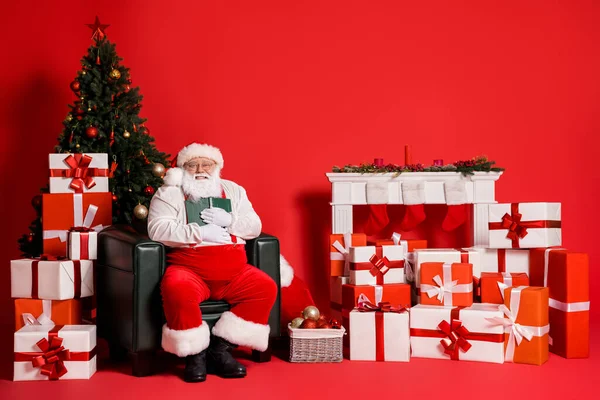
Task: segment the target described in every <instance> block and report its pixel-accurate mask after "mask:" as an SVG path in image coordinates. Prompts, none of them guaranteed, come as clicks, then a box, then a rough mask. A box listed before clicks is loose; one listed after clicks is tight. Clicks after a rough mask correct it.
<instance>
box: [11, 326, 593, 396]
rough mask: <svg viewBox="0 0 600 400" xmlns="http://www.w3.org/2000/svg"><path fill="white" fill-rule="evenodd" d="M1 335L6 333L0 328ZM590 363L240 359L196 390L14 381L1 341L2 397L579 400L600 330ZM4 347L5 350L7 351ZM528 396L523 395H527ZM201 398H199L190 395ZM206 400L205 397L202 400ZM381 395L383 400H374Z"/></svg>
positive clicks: (155, 383) (109, 381)
mask: <svg viewBox="0 0 600 400" xmlns="http://www.w3.org/2000/svg"><path fill="white" fill-rule="evenodd" d="M2 331H3V332H6V329H2ZM592 338H593V339H592V340H593V341H592V349H591V350H592V357H591V358H589V359H585V360H565V359H562V358H560V357H557V356H552V355H551V358H550V360H549V361H548V362H547V363H546V364H545V365H543V366H541V367H535V366H527V365H518V364H504V365H494V364H483V363H468V362H452V361H441V360H426V359H417V358H415V359H413V360H412V361H411V362H410V363H375V362H350V361H344V362H343V363H341V364H302V365H301V364H290V363H288V362H286V361H283V360H280V359H274V360H273V361H271V362H270V363H266V364H254V363H252V362H251V361H249V360H242V362H243V363H244V364H245V365H246V366H247V367H248V377H246V378H245V379H240V380H224V379H220V378H217V377H212V376H209V379H208V380H207V381H206V382H204V383H202V384H186V383H184V382H183V381H181V379H180V378H179V376H177V374H179V373H180V372H181V369H182V368H183V366H182V365H181V364H179V365H177V364H173V365H168V366H167V368H168V370H167V372H165V373H162V374H159V375H156V376H152V377H148V378H134V377H132V376H130V375H129V371H128V369H127V366H126V365H124V364H120V365H113V364H110V363H107V362H108V361H104V364H103V365H102V369H101V370H100V371H99V372H98V373H96V375H94V377H92V379H91V380H90V381H60V382H12V381H11V379H12V364H11V355H12V354H11V352H10V343H11V342H12V340H11V339H10V336H8V337H7V336H6V335H2V336H0V339H2V343H4V345H2V358H1V369H0V399H2V400H4V399H44V400H52V399H63V400H64V399H83V400H92V399H103V400H117V399H144V400H147V399H201V398H202V399H215V398H217V397H215V396H219V397H218V398H223V399H229V398H231V399H244V398H250V399H254V398H261V399H276V398H278V399H282V400H283V399H308V400H312V399H321V398H324V399H330V400H332V399H335V398H344V399H356V398H361V399H380V400H384V399H398V398H399V396H404V395H418V396H420V397H421V398H422V399H452V398H463V399H471V398H474V396H475V395H477V396H481V398H482V399H486V400H487V399H505V400H506V399H521V398H523V399H538V398H540V399H541V398H544V399H559V398H560V399H577V398H582V397H583V396H585V395H587V396H590V397H589V398H590V399H591V398H598V397H597V393H596V394H592V393H593V392H592V390H594V391H596V392H597V391H598V389H600V378H599V374H598V373H599V372H600V354H599V353H598V352H599V351H600V325H599V324H596V325H595V326H593V327H592ZM7 345H8V346H7ZM526 394H527V397H526ZM196 396H203V397H196ZM204 396H208V397H204ZM378 396H385V397H378Z"/></svg>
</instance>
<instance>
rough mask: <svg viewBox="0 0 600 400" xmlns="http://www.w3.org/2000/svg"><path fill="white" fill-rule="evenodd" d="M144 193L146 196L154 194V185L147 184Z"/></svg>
mask: <svg viewBox="0 0 600 400" xmlns="http://www.w3.org/2000/svg"><path fill="white" fill-rule="evenodd" d="M144 194H145V195H146V196H152V195H153V194H154V188H153V187H152V186H146V187H145V188H144Z"/></svg>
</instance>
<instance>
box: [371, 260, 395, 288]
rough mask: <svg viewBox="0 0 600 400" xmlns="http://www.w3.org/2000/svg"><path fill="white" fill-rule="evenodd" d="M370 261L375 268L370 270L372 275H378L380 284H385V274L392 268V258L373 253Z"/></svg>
mask: <svg viewBox="0 0 600 400" xmlns="http://www.w3.org/2000/svg"><path fill="white" fill-rule="evenodd" d="M369 262H371V264H373V268H371V269H370V270H369V272H370V273H371V275H373V276H375V277H377V284H378V285H383V276H384V275H385V274H387V272H388V271H389V270H390V260H388V258H387V257H379V256H378V255H377V254H373V255H372V256H371V258H369ZM380 281H381V282H380Z"/></svg>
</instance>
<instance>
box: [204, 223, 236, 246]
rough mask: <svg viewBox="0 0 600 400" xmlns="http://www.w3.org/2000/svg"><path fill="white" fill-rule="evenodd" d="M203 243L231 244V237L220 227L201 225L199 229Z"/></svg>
mask: <svg viewBox="0 0 600 400" xmlns="http://www.w3.org/2000/svg"><path fill="white" fill-rule="evenodd" d="M200 233H201V234H202V241H203V242H212V243H231V236H229V233H227V231H226V230H225V228H222V227H220V226H217V225H214V224H208V225H203V226H201V227H200Z"/></svg>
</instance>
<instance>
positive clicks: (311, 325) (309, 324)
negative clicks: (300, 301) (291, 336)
mask: <svg viewBox="0 0 600 400" xmlns="http://www.w3.org/2000/svg"><path fill="white" fill-rule="evenodd" d="M300 328H301V329H316V328H317V321H315V320H312V319H305V320H304V321H303V322H302V324H301V325H300Z"/></svg>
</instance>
